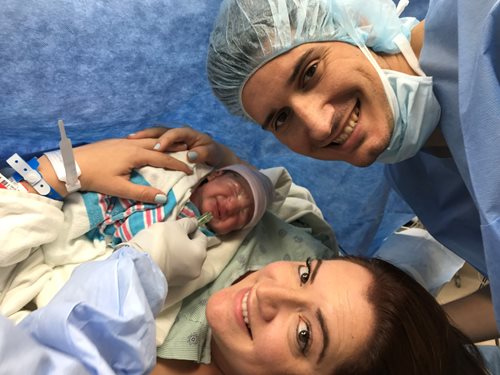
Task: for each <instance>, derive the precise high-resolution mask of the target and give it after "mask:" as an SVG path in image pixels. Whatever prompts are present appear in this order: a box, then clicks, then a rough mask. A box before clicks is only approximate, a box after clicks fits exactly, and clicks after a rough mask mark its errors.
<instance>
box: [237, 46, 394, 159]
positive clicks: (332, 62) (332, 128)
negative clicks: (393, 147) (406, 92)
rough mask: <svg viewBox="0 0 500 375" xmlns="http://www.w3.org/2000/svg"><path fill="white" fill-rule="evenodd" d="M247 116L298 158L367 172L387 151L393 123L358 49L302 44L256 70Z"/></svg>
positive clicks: (247, 94) (246, 96) (247, 89)
mask: <svg viewBox="0 0 500 375" xmlns="http://www.w3.org/2000/svg"><path fill="white" fill-rule="evenodd" d="M242 101H243V106H244V108H245V110H246V111H247V113H248V114H249V115H250V116H251V117H252V118H253V119H254V120H255V121H256V122H257V123H259V124H261V125H262V126H263V128H264V129H266V130H269V131H271V132H273V133H274V134H275V136H276V137H277V138H278V140H279V141H280V142H281V143H283V144H285V145H287V146H288V147H289V148H290V149H292V150H293V151H295V152H298V153H300V154H304V155H308V156H311V157H313V158H316V159H323V160H343V161H346V162H349V163H351V164H353V165H357V166H367V165H370V164H371V163H373V162H374V161H375V159H376V158H377V157H378V155H379V154H380V153H381V152H382V151H383V150H384V149H386V148H387V146H388V144H389V141H390V136H391V132H392V128H393V125H392V124H393V118H392V113H391V110H390V107H389V103H388V100H387V97H386V95H385V92H384V89H383V86H382V82H381V80H380V78H379V76H378V74H377V73H376V71H375V69H374V68H373V67H372V65H371V64H370V62H369V61H368V59H367V58H366V57H365V56H364V55H363V54H362V52H361V51H360V50H359V48H357V47H354V46H352V45H350V44H347V43H342V42H321V43H307V44H303V45H300V46H298V47H296V48H294V49H292V50H290V51H289V52H287V53H286V54H283V55H281V56H279V57H277V58H275V59H273V60H271V61H270V62H268V63H267V64H265V65H264V66H262V67H261V68H260V69H258V70H257V71H256V72H255V73H254V74H253V75H252V76H251V77H250V79H249V80H248V82H247V83H246V84H245V86H244V88H243V92H242Z"/></svg>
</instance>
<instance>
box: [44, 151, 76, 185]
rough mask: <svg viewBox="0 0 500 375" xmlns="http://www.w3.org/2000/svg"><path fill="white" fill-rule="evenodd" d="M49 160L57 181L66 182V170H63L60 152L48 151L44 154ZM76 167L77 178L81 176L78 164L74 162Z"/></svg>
mask: <svg viewBox="0 0 500 375" xmlns="http://www.w3.org/2000/svg"><path fill="white" fill-rule="evenodd" d="M44 155H45V156H47V159H49V161H50V164H52V168H54V172H56V175H57V178H58V180H59V181H62V182H66V170H65V169H64V160H63V158H62V154H61V150H55V151H49V152H46V153H44ZM75 165H76V173H77V175H78V177H80V175H81V174H82V171H81V170H80V167H79V165H78V163H77V162H76V160H75Z"/></svg>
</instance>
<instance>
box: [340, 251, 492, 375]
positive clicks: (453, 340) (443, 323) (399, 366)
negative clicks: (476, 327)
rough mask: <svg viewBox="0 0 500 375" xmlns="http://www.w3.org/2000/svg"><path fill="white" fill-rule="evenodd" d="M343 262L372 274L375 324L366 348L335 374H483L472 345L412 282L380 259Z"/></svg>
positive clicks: (355, 258)
mask: <svg viewBox="0 0 500 375" xmlns="http://www.w3.org/2000/svg"><path fill="white" fill-rule="evenodd" d="M342 259H345V260H348V261H351V262H354V263H357V264H359V265H361V266H363V267H365V268H366V269H368V270H369V271H370V273H371V274H372V276H373V283H372V284H371V285H370V287H369V290H368V296H367V297H368V301H369V302H370V303H371V304H372V306H373V308H374V313H375V321H376V325H375V327H374V331H373V334H372V336H371V338H370V339H369V340H368V342H367V345H366V346H363V347H362V348H360V349H359V351H358V352H357V353H356V354H355V355H354V357H352V358H350V359H348V360H347V361H346V362H345V363H343V364H341V365H340V366H337V367H336V369H335V372H334V374H335V375H351V374H352V375H365V374H366V375H378V374H384V375H441V374H453V375H457V374H464V375H465V374H466V375H474V374H488V372H487V370H486V369H485V366H484V363H483V360H482V357H481V355H480V353H479V351H478V349H477V348H476V347H475V345H474V344H473V343H472V342H471V341H470V339H469V338H468V337H467V336H465V335H464V334H463V333H462V332H461V331H459V330H458V329H457V328H455V327H454V326H452V325H451V324H450V323H449V320H448V318H447V316H446V314H445V312H444V310H443V309H442V308H441V306H440V305H439V304H438V303H437V301H436V300H435V299H434V297H433V296H432V295H431V294H429V293H428V292H427V291H426V290H425V289H424V288H423V287H422V286H421V285H420V284H418V283H417V282H416V281H415V280H414V279H413V278H411V277H410V276H408V275H407V274H406V273H404V272H403V271H401V270H400V269H398V268H397V267H395V266H393V265H391V264H389V263H387V262H385V261H383V260H380V259H364V258H358V257H345V258H342Z"/></svg>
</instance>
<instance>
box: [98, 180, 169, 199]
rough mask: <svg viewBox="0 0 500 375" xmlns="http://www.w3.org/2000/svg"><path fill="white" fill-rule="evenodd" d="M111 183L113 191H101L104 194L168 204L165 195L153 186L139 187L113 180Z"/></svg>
mask: <svg viewBox="0 0 500 375" xmlns="http://www.w3.org/2000/svg"><path fill="white" fill-rule="evenodd" d="M110 182H111V183H112V185H110V186H112V190H110V189H105V188H101V189H99V190H100V191H102V193H103V194H108V195H113V196H116V197H119V198H124V199H131V200H134V201H139V202H144V203H155V204H164V203H166V202H167V196H166V195H165V193H163V192H162V191H161V190H160V189H156V188H154V187H152V186H144V185H137V184H134V183H133V182H131V181H128V180H125V179H113V180H112V181H110ZM106 190H107V191H106Z"/></svg>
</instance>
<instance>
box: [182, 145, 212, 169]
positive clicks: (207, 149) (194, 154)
mask: <svg viewBox="0 0 500 375" xmlns="http://www.w3.org/2000/svg"><path fill="white" fill-rule="evenodd" d="M213 154H214V147H213V146H212V145H204V146H198V147H192V148H190V149H189V152H188V153H187V158H188V161H189V162H191V163H205V164H208V165H212V166H214V165H217V160H213V159H214V158H213V157H212V155H213Z"/></svg>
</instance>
